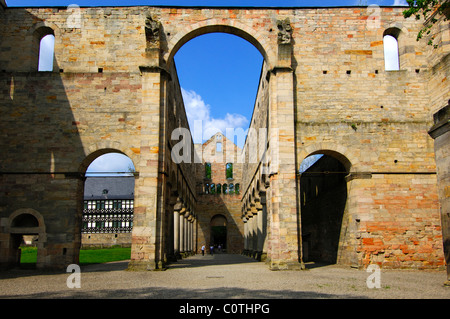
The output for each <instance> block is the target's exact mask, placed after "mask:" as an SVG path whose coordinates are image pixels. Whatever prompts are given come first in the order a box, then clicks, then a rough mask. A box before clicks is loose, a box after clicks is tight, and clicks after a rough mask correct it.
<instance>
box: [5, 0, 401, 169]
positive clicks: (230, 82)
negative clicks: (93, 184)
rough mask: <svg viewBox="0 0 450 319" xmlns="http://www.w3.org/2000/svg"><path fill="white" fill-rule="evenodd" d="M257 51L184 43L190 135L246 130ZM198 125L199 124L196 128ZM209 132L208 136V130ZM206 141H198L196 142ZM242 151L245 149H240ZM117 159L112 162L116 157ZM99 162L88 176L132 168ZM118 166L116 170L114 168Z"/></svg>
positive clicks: (97, 2)
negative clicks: (197, 127) (198, 128)
mask: <svg viewBox="0 0 450 319" xmlns="http://www.w3.org/2000/svg"><path fill="white" fill-rule="evenodd" d="M6 2H7V5H8V6H10V7H14V6H19V7H20V6H25V7H27V6H33V7H36V6H41V7H46V6H59V7H67V6H69V5H71V4H76V5H79V6H127V5H168V6H172V5H173V6H236V7H242V6H249V7H296V6H297V7H320V6H324V7H326V6H352V5H370V4H377V5H399V4H400V5H405V4H406V2H405V0H379V1H378V0H333V1H332V0H322V1H299V0H288V1H273V0H262V1H261V0H259V1H252V0H166V1H163V0H159V1H158V0H155V1H149V0H147V1H145V0H133V1H112V0H90V1H87V0H69V1H65V0H41V1H36V0H34V1H31V0H6ZM262 61H263V60H262V56H261V54H260V53H259V52H258V50H257V49H256V48H255V47H254V46H253V45H251V44H250V43H248V42H247V41H245V40H243V39H242V38H239V37H236V36H234V35H229V34H223V33H214V34H207V35H203V36H199V37H197V38H195V39H193V40H191V41H189V42H188V43H186V44H185V45H184V46H183V47H181V48H180V50H179V51H178V52H177V54H176V56H175V62H176V66H177V70H178V76H179V80H180V85H181V87H182V93H183V97H184V102H185V106H186V111H187V114H188V118H189V122H190V126H191V130H192V129H193V126H194V125H193V124H194V121H195V120H197V121H199V120H201V121H202V126H203V130H204V136H203V141H205V140H207V139H208V138H209V137H210V136H211V135H212V134H214V133H215V131H217V130H222V132H223V133H224V134H225V129H226V128H227V127H233V128H243V129H244V130H246V129H247V128H248V125H249V123H250V120H251V116H252V111H253V105H254V102H255V98H256V93H257V89H258V83H259V77H260V72H261V66H262ZM197 123H198V122H197ZM207 128H210V130H205V129H207ZM201 141H202V140H201V139H200V138H198V136H194V142H196V143H198V142H201ZM238 146H241V147H242V145H238ZM113 158H114V157H113ZM116 159H117V160H114V159H108V160H107V161H106V160H104V159H103V160H101V159H99V161H98V162H101V165H99V166H97V165H95V163H94V165H92V167H91V168H90V171H107V170H113V171H127V170H128V167H129V166H130V163H129V162H123V160H122V158H121V157H120V158H117V157H116ZM114 163H115V164H116V165H112V164H114Z"/></svg>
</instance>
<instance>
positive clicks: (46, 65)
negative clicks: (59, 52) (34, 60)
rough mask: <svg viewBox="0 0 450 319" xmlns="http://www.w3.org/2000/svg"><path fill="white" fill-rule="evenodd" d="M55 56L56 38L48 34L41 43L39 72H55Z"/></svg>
mask: <svg viewBox="0 0 450 319" xmlns="http://www.w3.org/2000/svg"><path fill="white" fill-rule="evenodd" d="M54 56H55V36H54V35H53V34H47V35H45V36H43V37H42V38H41V40H40V43H39V65H38V71H40V72H41V71H53V59H54Z"/></svg>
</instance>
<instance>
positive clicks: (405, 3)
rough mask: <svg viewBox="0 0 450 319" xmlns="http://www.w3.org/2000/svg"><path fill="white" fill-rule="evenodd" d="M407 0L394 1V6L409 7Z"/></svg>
mask: <svg viewBox="0 0 450 319" xmlns="http://www.w3.org/2000/svg"><path fill="white" fill-rule="evenodd" d="M407 5H408V3H407V2H406V0H394V4H393V6H407Z"/></svg>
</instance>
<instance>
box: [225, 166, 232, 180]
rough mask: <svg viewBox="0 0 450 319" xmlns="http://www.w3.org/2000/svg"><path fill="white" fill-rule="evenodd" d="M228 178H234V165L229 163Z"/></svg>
mask: <svg viewBox="0 0 450 319" xmlns="http://www.w3.org/2000/svg"><path fill="white" fill-rule="evenodd" d="M225 174H226V178H233V163H227V166H226V173H225Z"/></svg>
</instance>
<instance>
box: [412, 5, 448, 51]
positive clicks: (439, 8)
mask: <svg viewBox="0 0 450 319" xmlns="http://www.w3.org/2000/svg"><path fill="white" fill-rule="evenodd" d="M406 2H407V3H408V6H409V8H408V9H407V10H405V11H403V16H404V17H405V18H409V17H411V16H415V17H416V19H417V20H419V19H420V18H421V17H423V18H424V20H425V23H424V26H423V28H422V29H421V30H420V31H419V33H418V34H417V41H419V40H420V39H422V37H424V36H429V35H430V33H431V28H432V27H433V26H434V25H435V24H436V22H438V19H437V18H436V17H437V16H443V19H444V21H447V20H449V18H450V15H449V13H450V10H449V8H450V5H449V0H406ZM434 38H435V35H433V36H431V37H430V39H429V40H428V45H433V41H434ZM433 46H434V48H437V45H436V44H434V45H433Z"/></svg>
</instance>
